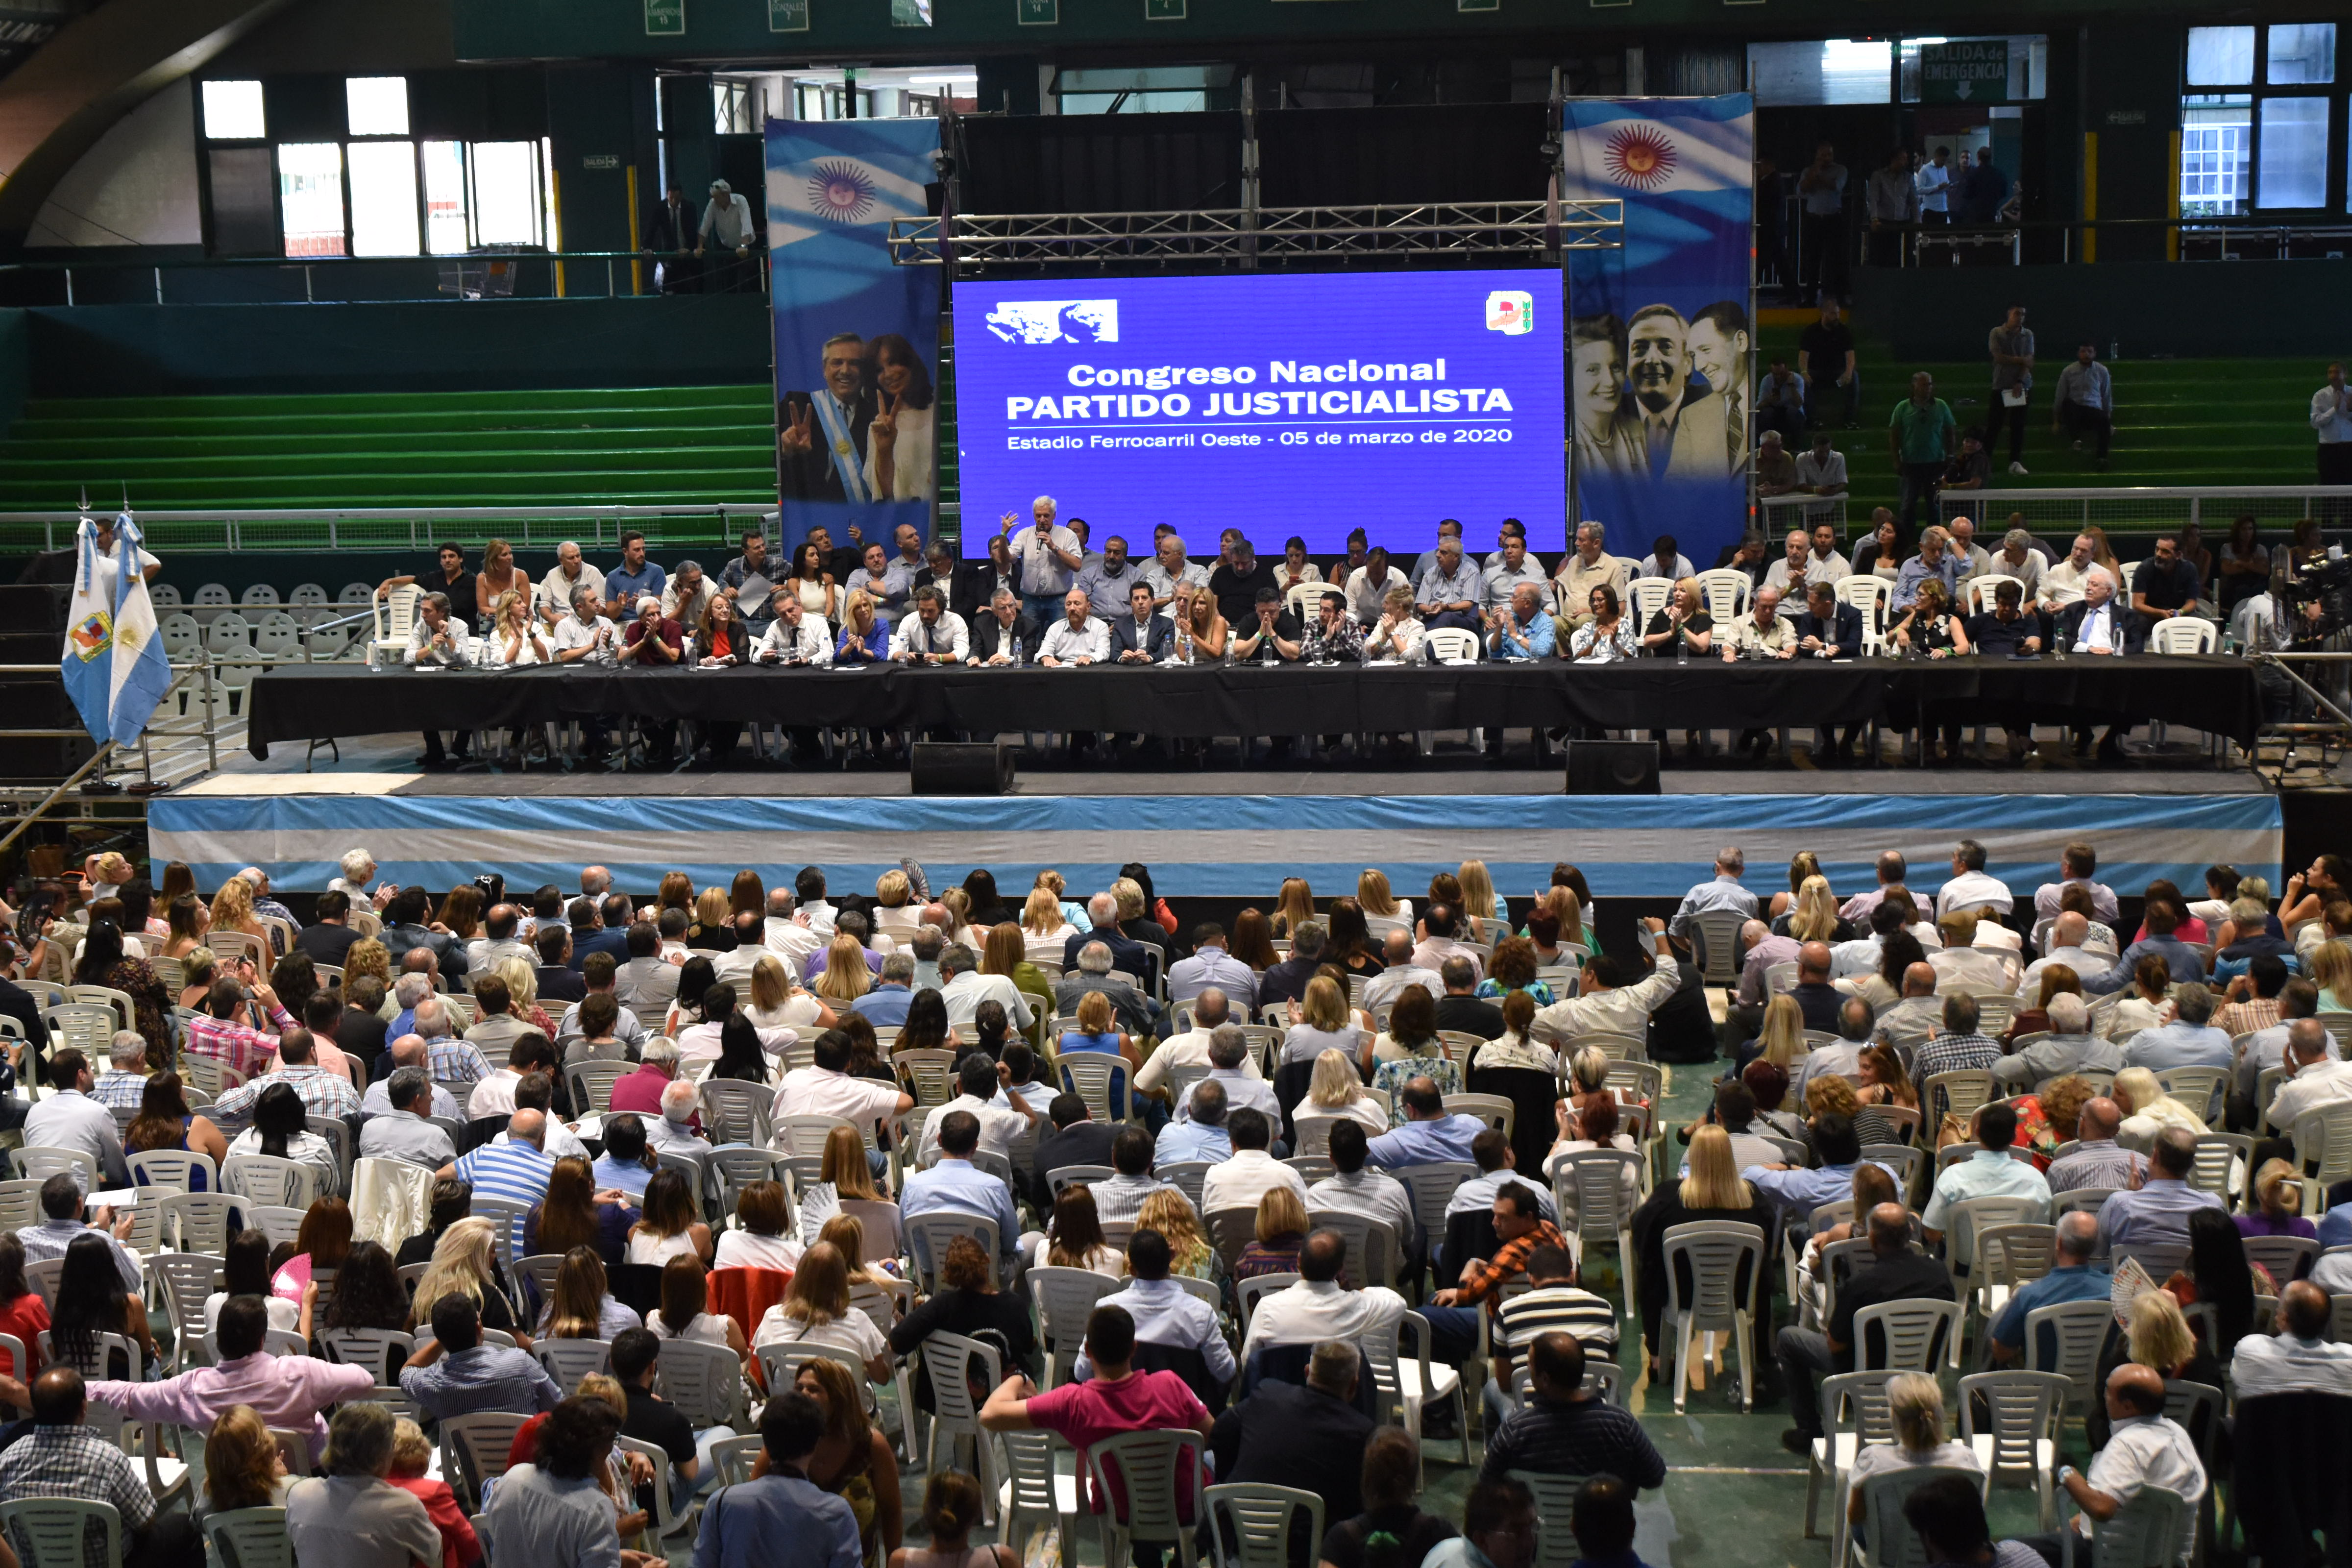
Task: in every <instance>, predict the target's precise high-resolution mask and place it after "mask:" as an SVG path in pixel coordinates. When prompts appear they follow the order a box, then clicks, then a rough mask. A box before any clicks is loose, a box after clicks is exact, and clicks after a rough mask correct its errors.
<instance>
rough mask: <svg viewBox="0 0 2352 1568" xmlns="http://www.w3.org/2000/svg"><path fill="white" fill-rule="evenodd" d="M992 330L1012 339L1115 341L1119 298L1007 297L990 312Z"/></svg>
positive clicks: (989, 319)
mask: <svg viewBox="0 0 2352 1568" xmlns="http://www.w3.org/2000/svg"><path fill="white" fill-rule="evenodd" d="M988 330H989V331H992V332H993V333H995V334H996V335H997V336H998V337H1000V338H1002V339H1003V340H1004V341H1005V342H1008V343H1115V342H1118V300H1007V301H1005V302H1004V303H1003V304H1000V305H998V306H997V307H996V308H995V309H993V310H990V311H989V312H988Z"/></svg>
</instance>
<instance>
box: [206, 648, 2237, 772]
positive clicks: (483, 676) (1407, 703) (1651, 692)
mask: <svg viewBox="0 0 2352 1568" xmlns="http://www.w3.org/2000/svg"><path fill="white" fill-rule="evenodd" d="M2259 712H2260V710H2259V703H2258V700H2257V697H2256V693H2255V688H2254V680H2253V672H2252V667H2251V666H2249V665H2247V664H2246V663H2245V661H2243V660H2242V659H2236V658H2221V657H2217V656H2199V655H2179V656H2161V657H2157V656H2147V657H2141V658H2070V659H2063V660H2060V659H2039V660H2037V659H1993V660H1982V661H1979V660H1977V659H1974V658H1958V659H1948V660H1936V661H1927V660H1913V661H1898V660H1894V659H1856V660H1853V661H1850V662H1848V661H1841V662H1834V663H1830V662H1822V661H1816V660H1799V661H1794V662H1786V663H1784V662H1779V661H1757V662H1749V663H1741V664H1724V663H1722V662H1721V661H1719V660H1699V661H1696V662H1694V663H1692V664H1690V665H1687V666H1685V665H1677V664H1674V663H1671V662H1668V661H1665V660H1662V659H1659V660H1654V659H1643V660H1639V661H1635V662H1629V663H1624V664H1616V665H1599V666H1583V665H1570V664H1566V663H1562V662H1559V661H1556V660H1547V661H1544V662H1543V663H1540V664H1535V665H1510V664H1491V663H1490V664H1475V665H1459V666H1449V665H1440V666H1430V667H1405V666H1381V665H1329V666H1315V667H1298V666H1280V665H1277V666H1272V667H1262V666H1256V665H1232V666H1225V667H1204V668H1191V667H1187V668H1178V667H1173V666H1167V665H1156V666H1151V667H1150V668H1131V667H1130V668H1121V667H1118V666H1115V665H1100V666H1093V667H1089V668H1055V669H1047V668H1034V667H1032V668H1024V669H973V668H922V669H919V668H907V667H904V666H900V665H895V664H894V665H864V666H842V667H835V668H816V669H790V670H785V669H761V668H734V669H728V670H715V671H712V670H693V669H670V670H638V669H631V670H618V669H604V668H599V669H583V668H576V667H575V668H535V669H523V670H501V671H488V670H450V669H427V670H418V669H409V668H388V669H383V670H371V669H367V668H363V667H359V666H352V665H340V664H339V665H295V666H288V667H283V668H274V669H269V670H265V671H264V672H263V673H262V674H261V675H260V676H259V677H257V679H255V681H254V683H253V686H252V689H251V690H250V691H249V692H248V694H247V715H248V718H247V744H248V747H249V749H250V750H251V751H252V752H253V754H254V755H255V756H256V757H262V758H266V757H268V754H269V748H270V746H271V745H272V744H274V743H277V742H285V741H304V742H307V741H314V740H328V739H341V738H343V737H347V736H354V735H381V734H393V733H398V732H402V731H408V732H418V731H424V730H425V729H427V728H438V729H441V730H445V731H446V730H508V729H522V728H527V727H530V726H533V725H538V724H543V723H560V722H562V721H567V720H573V719H581V718H588V717H593V716H598V715H602V716H604V717H607V718H617V717H622V716H628V717H635V718H641V719H651V720H677V719H694V720H703V721H740V722H744V723H759V724H772V725H783V726H788V727H795V728H803V729H806V728H833V727H838V728H859V729H867V730H887V731H907V730H915V731H969V732H972V733H977V734H996V733H1000V732H1004V731H1013V732H1021V731H1029V732H1048V733H1050V732H1069V731H1084V732H1093V733H1120V734H1143V735H1149V736H1154V737H1159V738H1162V739H1186V740H1203V739H1213V738H1216V737H1221V736H1272V735H1282V736H1288V735H1297V734H1317V735H1332V734H1337V735H1360V734H1395V733H1412V732H1417V731H1441V730H1468V729H1473V728H1483V729H1488V730H1496V729H1505V728H1526V727H1530V726H1538V727H1543V728H1548V729H1549V728H1559V727H1564V726H1582V727H1590V728H1596V729H1609V730H1658V731H1684V730H1731V731H1740V730H1750V729H1778V728H1789V729H1800V728H1807V729H1809V728H1811V727H1813V726H1816V725H1823V724H1836V725H1850V724H1861V723H1871V722H1876V723H1879V724H1882V725H1885V726H1887V727H1889V728H1893V729H1896V730H1908V729H1913V728H1916V727H1917V726H1919V725H1921V724H1922V723H1926V724H1931V725H1932V724H1939V723H1957V724H1970V725H1974V724H1998V723H2001V722H2003V721H2011V722H2015V721H2032V722H2034V723H2040V724H2045V725H2048V724H2107V723H2113V722H2116V721H2118V720H2123V721H2132V722H2145V721H2162V722H2165V723H2168V724H2171V725H2174V726H2177V727H2179V728H2181V729H2184V730H2201V731H2208V732H2210V733H2215V734H2221V735H2227V736H2229V737H2230V738H2231V740H2234V741H2236V742H2239V743H2240V744H2242V745H2251V744H2252V741H2253V738H2254V731H2255V728H2256V725H2257V722H2258V719H2259Z"/></svg>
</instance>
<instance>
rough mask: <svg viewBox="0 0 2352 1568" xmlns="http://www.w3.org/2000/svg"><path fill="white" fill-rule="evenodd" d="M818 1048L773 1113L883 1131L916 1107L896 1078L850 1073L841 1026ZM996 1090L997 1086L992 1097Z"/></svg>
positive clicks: (782, 1090)
mask: <svg viewBox="0 0 2352 1568" xmlns="http://www.w3.org/2000/svg"><path fill="white" fill-rule="evenodd" d="M813 1049H814V1055H815V1061H814V1065H813V1066H810V1067H804V1068H793V1070H792V1071H790V1072H788V1073H786V1074H785V1075H784V1078H783V1082H782V1084H780V1085H779V1086H778V1087H777V1089H776V1098H775V1103H774V1105H773V1107H772V1111H771V1114H772V1115H773V1116H776V1117H785V1116H837V1117H842V1118H845V1119H846V1120H848V1121H853V1122H856V1124H857V1125H858V1127H859V1128H860V1129H864V1128H867V1127H873V1128H876V1129H877V1131H878V1130H879V1128H880V1127H881V1125H882V1124H883V1123H885V1122H887V1121H892V1120H894V1119H895V1118H898V1117H900V1116H904V1115H905V1114H906V1113H907V1112H908V1111H910V1110H914V1109H915V1097H914V1096H913V1095H911V1094H908V1093H905V1092H903V1091H902V1090H901V1089H899V1088H898V1082H897V1080H896V1079H890V1080H888V1081H887V1082H884V1081H877V1080H876V1079H866V1078H859V1077H857V1076H856V1075H854V1074H852V1073H851V1072H850V1070H849V1067H850V1056H851V1050H850V1037H849V1036H848V1035H847V1034H845V1033H844V1032H843V1031H842V1030H840V1029H827V1030H825V1031H824V1033H823V1034H821V1035H819V1036H817V1037H816V1041H815V1044H814V1047H813ZM992 1090H993V1085H992V1086H991V1092H992ZM656 1103H658V1102H656ZM935 1121H936V1119H935ZM1016 1131H1017V1130H1016Z"/></svg>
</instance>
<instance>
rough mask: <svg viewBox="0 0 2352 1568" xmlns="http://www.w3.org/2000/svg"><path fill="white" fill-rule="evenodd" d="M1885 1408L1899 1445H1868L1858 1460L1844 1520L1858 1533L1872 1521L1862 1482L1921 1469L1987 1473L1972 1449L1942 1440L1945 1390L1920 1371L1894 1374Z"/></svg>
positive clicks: (1888, 1381) (1859, 1454)
mask: <svg viewBox="0 0 2352 1568" xmlns="http://www.w3.org/2000/svg"><path fill="white" fill-rule="evenodd" d="M1886 1404H1887V1413H1888V1414H1889V1415H1892V1416H1893V1417H1894V1418H1895V1441H1893V1442H1892V1443H1864V1445H1863V1446H1862V1447H1861V1448H1860V1449H1859V1450H1858V1451H1857V1452H1856V1453H1855V1455H1854V1460H1853V1495H1852V1497H1851V1498H1850V1499H1849V1500H1848V1501H1847V1503H1846V1512H1845V1517H1846V1522H1847V1523H1849V1524H1851V1525H1853V1527H1854V1528H1855V1529H1856V1530H1857V1531H1859V1530H1860V1529H1861V1528H1862V1526H1863V1525H1864V1524H1865V1523H1867V1522H1868V1521H1869V1519H1870V1511H1869V1509H1868V1506H1867V1504H1868V1489H1867V1488H1866V1487H1865V1486H1864V1482H1866V1481H1868V1480H1869V1479H1870V1478H1872V1477H1873V1476H1886V1475H1893V1474H1895V1472H1896V1471H1898V1470H1912V1469H1919V1468H1935V1469H1939V1470H1962V1471H1965V1472H1967V1473H1968V1474H1969V1475H1972V1476H1974V1475H1982V1474H1983V1473H1984V1467H1983V1466H1982V1465H1981V1464H1979V1463H1978V1461H1977V1455H1976V1450H1975V1449H1974V1448H1973V1447H1969V1445H1968V1444H1966V1443H1958V1442H1954V1441H1952V1440H1951V1439H1950V1438H1948V1437H1947V1436H1945V1435H1944V1391H1943V1390H1942V1389H1941V1388H1939V1387H1937V1384H1936V1380H1935V1379H1934V1378H1932V1377H1929V1376H1927V1374H1926V1373H1916V1372H1903V1373H1895V1375H1894V1376H1893V1377H1891V1378H1889V1379H1887V1380H1886Z"/></svg>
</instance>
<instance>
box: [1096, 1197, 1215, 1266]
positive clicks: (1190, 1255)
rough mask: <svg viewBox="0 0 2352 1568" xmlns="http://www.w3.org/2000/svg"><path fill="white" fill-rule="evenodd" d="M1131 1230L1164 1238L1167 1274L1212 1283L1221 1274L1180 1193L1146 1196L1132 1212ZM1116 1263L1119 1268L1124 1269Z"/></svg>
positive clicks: (1199, 1228)
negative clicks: (1133, 1219)
mask: <svg viewBox="0 0 2352 1568" xmlns="http://www.w3.org/2000/svg"><path fill="white" fill-rule="evenodd" d="M1135 1228H1136V1229H1138V1230H1156V1231H1158V1232H1159V1233H1160V1235H1161V1236H1164V1237H1167V1238H1168V1272H1169V1273H1170V1274H1171V1275H1173V1274H1181V1275H1183V1276H1184V1277H1185V1278H1186V1279H1218V1278H1220V1277H1221V1276H1222V1275H1223V1273H1224V1259H1223V1258H1221V1257H1220V1256H1219V1255H1218V1253H1217V1249H1216V1248H1215V1247H1212V1246H1210V1245H1209V1238H1208V1237H1207V1236H1206V1235H1205V1234H1204V1233H1203V1232H1202V1229H1201V1221H1200V1218H1199V1216H1198V1215H1194V1214H1193V1213H1192V1204H1191V1203H1189V1202H1188V1201H1186V1199H1185V1196H1184V1194H1182V1193H1180V1192H1178V1191H1177V1190H1176V1189H1175V1188H1174V1187H1161V1188H1160V1189H1158V1190H1157V1191H1155V1192H1152V1193H1150V1194H1148V1195H1147V1196H1146V1197H1145V1198H1144V1200H1143V1206H1142V1207H1141V1208H1140V1209H1138V1210H1137V1211H1136V1215H1135ZM1126 1266H1127V1264H1126V1260H1125V1259H1124V1258H1121V1259H1120V1262H1119V1267H1120V1268H1126Z"/></svg>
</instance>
